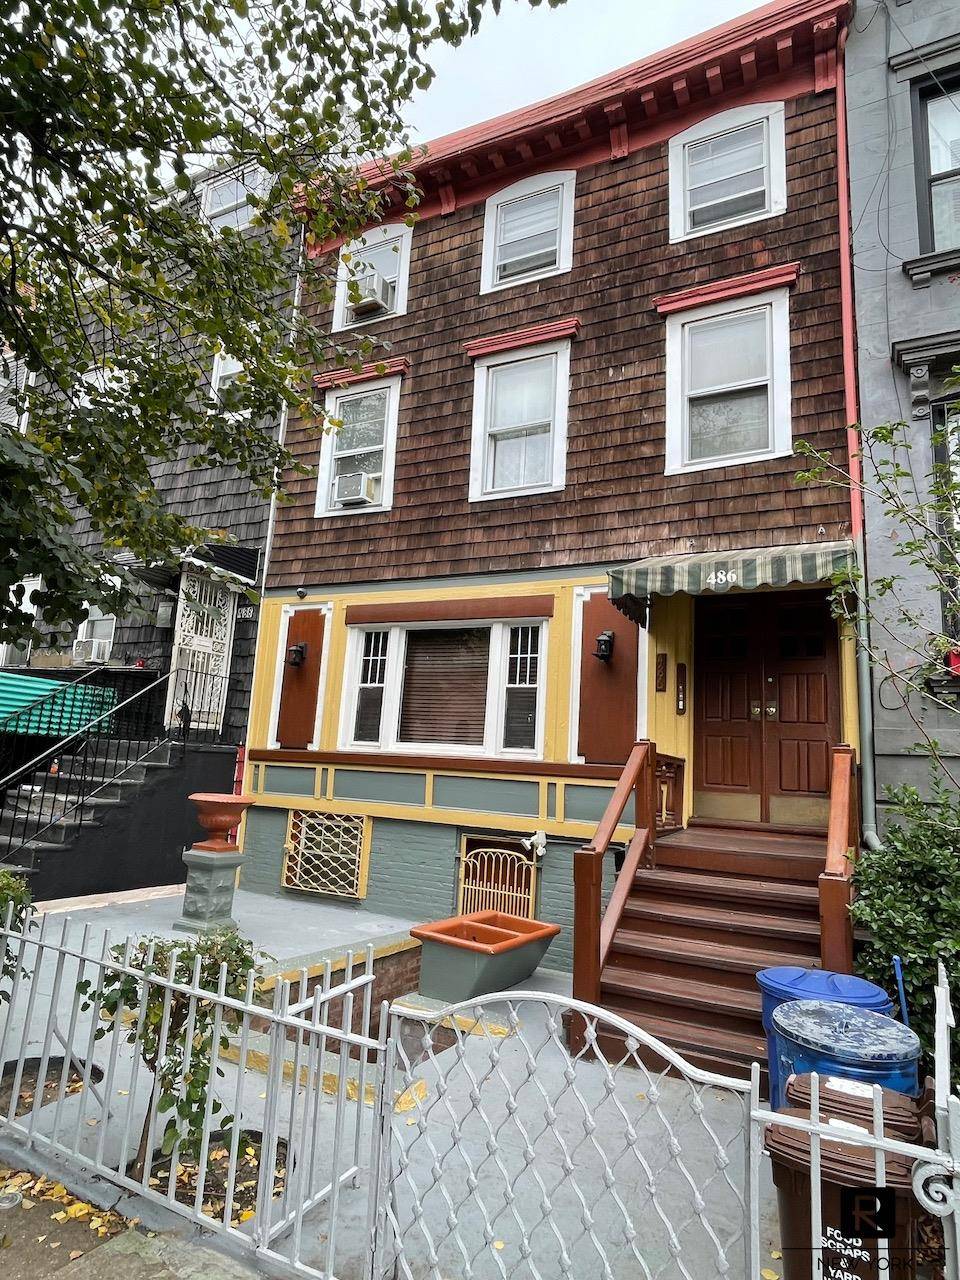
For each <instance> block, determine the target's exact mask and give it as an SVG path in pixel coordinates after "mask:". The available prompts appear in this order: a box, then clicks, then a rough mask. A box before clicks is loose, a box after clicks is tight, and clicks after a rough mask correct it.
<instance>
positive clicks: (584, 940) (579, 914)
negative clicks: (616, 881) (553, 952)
mask: <svg viewBox="0 0 960 1280" xmlns="http://www.w3.org/2000/svg"><path fill="white" fill-rule="evenodd" d="M602 886H603V857H602V855H600V854H598V853H597V850H596V849H594V848H593V846H592V845H589V844H588V845H585V846H584V847H583V848H582V849H578V850H577V852H576V853H575V854H574V855H573V995H574V999H576V1000H586V1001H588V1002H589V1003H590V1004H596V1003H597V1001H598V1000H599V998H600V912H601V896H602Z"/></svg>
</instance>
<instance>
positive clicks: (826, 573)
mask: <svg viewBox="0 0 960 1280" xmlns="http://www.w3.org/2000/svg"><path fill="white" fill-rule="evenodd" d="M855 563H856V561H855V552H854V548H853V543H852V542H848V541H845V542H811V543H801V544H799V545H796V546H791V547H754V548H751V549H749V550H746V551H705V552H701V553H698V554H694V555H680V556H651V557H650V558H649V559H647V560H636V561H635V562H634V563H633V564H628V565H624V566H623V567H622V568H620V569H613V570H611V572H610V574H609V577H610V599H611V600H612V601H613V603H614V604H615V605H616V606H617V608H618V609H621V610H622V611H623V612H624V613H626V614H627V615H628V616H629V617H634V618H637V617H639V616H640V615H641V614H642V613H644V612H645V608H646V599H647V597H648V596H672V595H676V593H677V592H679V591H682V592H685V593H686V594H687V595H691V596H698V595H702V594H703V593H704V592H708V591H710V592H723V591H751V590H753V589H755V588H756V587H788V586H790V585H792V584H793V583H807V584H814V583H817V582H829V581H830V580H831V578H832V577H833V576H834V574H836V573H842V572H844V571H845V570H849V569H850V568H852V567H853V565H854V564H855Z"/></svg>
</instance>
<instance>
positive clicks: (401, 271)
mask: <svg viewBox="0 0 960 1280" xmlns="http://www.w3.org/2000/svg"><path fill="white" fill-rule="evenodd" d="M412 237H413V228H412V227H408V226H407V225H406V224H405V223H391V224H390V225H389V226H386V227H374V228H373V229H372V230H370V231H368V232H367V233H366V234H365V235H363V236H361V237H360V239H359V240H354V241H353V242H352V243H351V244H348V245H346V246H345V247H344V248H343V249H341V251H340V263H339V267H338V270H337V288H336V293H335V296H334V303H333V328H334V329H349V328H352V327H354V326H355V325H362V324H371V323H373V322H374V321H377V320H383V319H386V318H387V317H388V316H402V315H406V312H407V281H408V279H409V275H410V246H411V242H412Z"/></svg>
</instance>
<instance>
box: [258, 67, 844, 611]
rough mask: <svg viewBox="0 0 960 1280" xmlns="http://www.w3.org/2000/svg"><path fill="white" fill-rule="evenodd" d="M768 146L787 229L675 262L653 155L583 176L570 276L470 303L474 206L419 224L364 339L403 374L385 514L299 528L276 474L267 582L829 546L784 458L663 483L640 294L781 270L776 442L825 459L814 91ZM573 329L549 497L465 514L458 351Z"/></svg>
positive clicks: (828, 126) (834, 379)
mask: <svg viewBox="0 0 960 1280" xmlns="http://www.w3.org/2000/svg"><path fill="white" fill-rule="evenodd" d="M775 97H776V86H775V85H772V86H771V93H770V98H771V99H774V98H775ZM786 149H787V190H788V207H787V210H786V212H785V213H784V214H782V215H780V216H777V217H773V218H770V219H768V220H765V221H761V222H754V223H751V224H749V225H746V226H743V227H734V228H730V229H727V230H722V231H716V232H712V233H708V234H705V235H703V236H702V237H699V238H696V239H692V240H686V241H683V242H681V243H679V244H673V245H671V244H670V243H669V241H668V219H667V196H668V186H667V143H666V142H662V143H659V144H657V145H655V146H651V147H649V148H647V149H645V150H642V151H637V152H635V153H634V154H632V155H630V156H629V157H627V158H626V159H624V160H621V161H618V162H610V161H609V160H606V161H604V162H602V163H597V164H591V165H589V166H588V167H585V168H582V169H580V170H579V171H578V173H577V183H576V205H575V209H576V213H575V217H576V222H575V228H574V262H573V269H572V271H570V272H569V273H567V274H564V275H560V276H556V277H552V278H548V279H544V280H541V281H537V282H533V283H529V284H518V285H517V286H516V287H515V288H512V289H507V290H504V291H502V292H498V293H495V294H492V295H489V294H488V295H485V296H481V295H480V293H479V289H480V255H481V247H482V241H483V204H482V203H474V204H468V205H466V206H465V207H462V208H459V209H457V210H456V211H455V212H453V213H452V214H450V215H448V216H446V217H432V218H428V219H424V220H423V221H422V222H421V223H419V224H418V225H417V227H416V229H415V231H414V235H413V244H412V253H411V268H410V284H409V305H408V312H407V314H406V315H405V316H402V317H398V318H396V319H385V320H383V321H381V322H379V323H378V324H374V325H371V326H370V329H369V332H370V334H371V335H372V336H374V337H376V338H377V339H378V340H382V341H384V342H389V343H390V350H389V356H390V357H391V358H398V357H402V358H405V359H408V360H409V361H410V371H409V373H408V374H407V375H406V376H405V377H404V379H403V385H402V389H401V398H400V415H399V435H398V442H397V455H396V478H395V494H394V504H393V508H392V509H391V510H390V511H387V512H382V513H369V514H364V513H358V514H357V515H353V514H341V515H338V516H337V517H336V518H335V519H334V520H330V519H320V520H318V519H316V518H315V517H314V515H313V510H314V502H315V498H316V481H315V480H314V479H313V478H312V477H288V479H287V487H288V490H289V492H290V494H291V495H292V497H293V499H294V500H293V502H292V503H291V504H289V505H283V504H281V506H280V507H279V508H278V512H277V527H276V538H275V542H274V546H273V552H272V563H271V571H270V577H269V580H268V585H271V586H284V585H287V586H290V585H298V584H300V583H301V582H302V583H322V584H329V585H333V584H335V583H339V582H348V581H351V580H354V581H357V580H363V581H368V582H369V581H377V580H381V579H387V578H392V579H398V578H407V579H415V578H420V577H425V576H435V575H437V574H444V573H455V574H473V573H484V572H494V571H508V570H524V569H530V568H534V567H538V568H539V567H550V566H574V565H584V564H591V563H605V562H611V561H617V560H622V559H630V558H636V557H638V556H641V555H647V554H649V555H659V554H669V553H676V552H681V551H686V550H704V549H717V550H722V549H725V548H728V547H748V546H758V545H764V544H783V543H797V542H816V541H818V540H820V539H822V538H824V537H826V538H830V539H836V538H838V537H842V536H844V534H845V532H846V531H847V527H848V526H847V522H848V518H849V506H848V499H847V497H846V495H845V494H844V493H843V492H842V491H841V490H831V489H829V488H827V487H826V486H809V485H807V486H797V485H796V484H795V482H794V476H795V474H796V472H797V471H798V470H799V469H800V468H801V467H802V465H803V462H802V460H801V459H799V458H797V457H795V456H794V457H788V458H778V459H771V460H767V461H763V462H755V463H750V464H748V465H742V466H730V467H724V468H720V469H716V470H709V471H704V472H701V473H688V474H684V475H671V476H665V475H664V449H665V440H664V436H665V426H664V413H665V401H666V394H665V375H664V368H665V321H664V318H663V317H662V316H660V315H658V314H657V311H656V309H655V306H654V299H655V298H657V297H659V296H661V295H663V294H665V293H672V292H676V291H678V290H682V289H687V288H691V287H693V286H695V285H698V284H703V283H706V282H708V281H714V280H717V279H721V278H723V277H726V276H736V275H742V274H745V273H747V272H753V271H758V270H761V269H763V268H766V267H771V266H777V265H780V264H783V263H792V262H797V263H799V264H800V273H799V277H798V279H797V282H796V284H795V285H794V287H793V288H792V290H791V295H790V324H791V349H792V381H793V433H794V440H799V439H805V440H808V441H809V442H810V443H811V444H813V445H814V446H815V447H817V448H820V449H828V450H830V451H831V452H832V453H833V455H834V457H836V458H837V459H838V460H840V459H842V458H843V456H844V448H845V444H844V427H845V422H844V414H843V387H842V367H841V334H840V291H839V278H838V229H837V173H836V121H835V94H834V92H833V90H829V91H827V92H824V93H821V94H819V95H816V96H814V95H806V96H803V97H800V98H796V99H793V100H790V101H788V102H787V103H786ZM569 163H570V161H569V159H567V158H565V159H564V161H563V165H562V166H560V165H558V167H566V166H568V165H569ZM509 181H510V179H509V178H506V179H505V183H504V185H507V184H508V182H509ZM571 315H576V316H579V317H580V319H581V321H582V328H581V330H580V336H579V337H578V338H576V339H574V341H573V343H572V349H571V376H570V392H569V441H568V447H567V483H566V488H565V489H564V490H563V491H562V492H554V493H546V494H537V495H533V496H525V497H515V498H504V499H500V500H495V501H485V502H480V503H474V504H470V503H468V501H467V485H468V476H469V463H470V435H471V408H472V399H473V366H472V361H471V359H470V358H469V356H468V355H467V354H466V353H465V352H464V343H468V342H471V341H473V340H476V339H480V338H486V337H490V336H494V335H496V334H498V333H506V332H509V331H512V330H516V329H521V328H524V327H527V326H530V325H536V324H542V323H546V322H549V321H552V320H556V319H558V318H562V317H565V316H571ZM317 320H318V322H319V323H328V322H329V316H324V315H318V316H317ZM288 441H289V443H290V445H291V447H292V448H293V449H294V450H295V451H296V452H297V453H298V455H299V456H300V457H301V458H302V460H303V461H305V462H308V463H313V464H316V462H317V461H318V458H319V452H320V437H319V435H318V434H317V432H316V430H315V429H314V428H313V427H312V426H311V425H310V424H304V423H302V422H299V421H297V420H292V421H291V423H290V429H289V433H288ZM821 526H823V529H824V530H825V532H824V531H822V530H821Z"/></svg>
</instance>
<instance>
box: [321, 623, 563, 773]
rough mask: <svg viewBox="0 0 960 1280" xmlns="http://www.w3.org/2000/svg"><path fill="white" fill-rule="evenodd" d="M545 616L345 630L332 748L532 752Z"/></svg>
mask: <svg viewBox="0 0 960 1280" xmlns="http://www.w3.org/2000/svg"><path fill="white" fill-rule="evenodd" d="M545 625H546V624H545V623H543V622H523V623H519V624H518V623H514V622H512V621H511V622H493V623H484V624H482V625H474V624H471V625H469V626H468V625H449V626H391V627H388V628H381V629H377V630H366V629H359V628H358V629H356V630H353V631H352V632H351V641H350V643H351V654H350V656H349V657H348V679H347V683H346V693H345V698H344V710H343V726H344V729H343V732H342V733H341V745H342V746H343V747H345V748H351V747H353V748H377V749H379V750H382V751H409V752H411V753H421V754H425V753H432V752H438V753H440V754H451V755H471V754H475V755H485V756H486V755H492V756H497V755H500V756H503V755H506V756H510V755H512V754H520V755H524V756H535V755H537V754H538V753H539V751H540V739H541V721H542V711H543V690H542V671H543V663H542V649H543V643H544V631H545Z"/></svg>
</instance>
